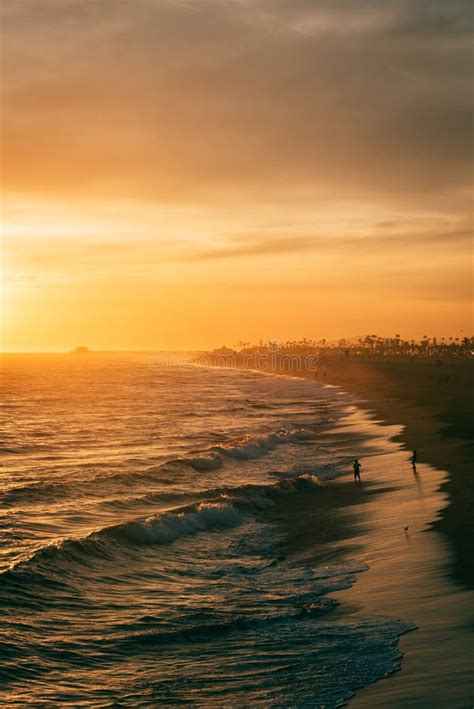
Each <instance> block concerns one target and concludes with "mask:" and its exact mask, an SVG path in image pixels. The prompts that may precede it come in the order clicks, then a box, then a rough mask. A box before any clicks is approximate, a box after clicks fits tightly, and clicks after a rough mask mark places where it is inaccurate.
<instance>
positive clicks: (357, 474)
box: [352, 458, 362, 482]
mask: <svg viewBox="0 0 474 709" xmlns="http://www.w3.org/2000/svg"><path fill="white" fill-rule="evenodd" d="M352 467H353V468H354V482H357V480H358V481H359V482H362V481H361V479H360V469H361V467H362V466H361V464H360V463H359V461H358V459H357V458H356V459H355V460H354V464H353V466H352Z"/></svg>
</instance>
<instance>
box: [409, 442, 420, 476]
mask: <svg viewBox="0 0 474 709" xmlns="http://www.w3.org/2000/svg"><path fill="white" fill-rule="evenodd" d="M417 460H418V453H417V452H416V448H414V449H413V453H412V455H411V458H410V463H411V467H412V468H413V472H414V473H416V461H417Z"/></svg>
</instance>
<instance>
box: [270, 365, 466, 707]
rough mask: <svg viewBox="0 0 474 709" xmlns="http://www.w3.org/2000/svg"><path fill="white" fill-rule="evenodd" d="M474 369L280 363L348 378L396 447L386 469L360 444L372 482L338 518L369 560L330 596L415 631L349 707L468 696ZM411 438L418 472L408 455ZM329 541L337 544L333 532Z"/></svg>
mask: <svg viewBox="0 0 474 709" xmlns="http://www.w3.org/2000/svg"><path fill="white" fill-rule="evenodd" d="M262 371H264V372H266V373H273V374H282V372H278V371H277V370H275V369H273V370H270V368H266V369H263V370H262ZM471 373H472V362H470V361H468V362H463V363H462V366H459V367H458V371H456V372H455V373H454V374H453V373H450V377H449V379H448V381H445V380H443V379H442V378H441V375H440V374H439V372H436V371H435V370H434V368H433V365H432V364H429V365H427V364H426V363H419V364H417V366H415V367H413V368H410V365H409V364H408V363H406V362H403V363H395V365H392V364H391V363H388V362H354V363H352V362H351V363H347V362H343V361H342V362H341V361H339V362H338V361H334V362H332V361H326V362H325V368H324V371H323V372H322V371H321V370H320V371H319V372H316V373H315V372H314V371H308V370H304V368H303V369H302V370H301V371H299V372H284V374H285V375H286V376H288V375H290V376H298V377H304V378H311V379H316V380H318V381H320V382H321V383H322V384H330V385H333V386H339V387H341V389H342V390H344V391H346V392H347V393H349V394H351V395H352V397H353V402H354V404H355V406H356V407H357V409H358V413H357V415H358V416H362V418H363V419H364V423H365V425H367V426H368V427H370V426H371V425H372V422H375V423H376V424H377V425H382V426H388V427H390V426H391V427H392V430H391V431H390V433H389V438H390V440H391V442H392V445H393V452H391V453H390V454H389V455H387V456H384V460H383V466H382V467H381V465H380V457H377V456H375V457H373V458H371V457H370V456H369V457H367V458H366V459H365V460H364V458H363V453H360V455H361V457H362V462H363V466H364V467H363V488H364V487H365V491H364V490H363V491H362V493H361V492H360V491H358V493H357V495H356V496H354V499H353V501H352V502H349V501H348V502H349V504H347V506H343V507H342V508H341V507H339V510H338V515H342V518H341V519H342V520H344V514H345V515H346V522H345V523H344V524H342V527H343V528H344V544H345V545H347V549H348V551H349V553H350V552H351V550H353V554H354V555H356V556H357V558H358V559H361V561H362V562H363V563H366V564H367V566H368V567H369V570H368V571H367V573H363V574H360V575H359V577H358V580H357V583H356V584H354V586H352V587H351V588H350V589H349V590H347V591H346V590H345V591H341V592H338V593H336V594H335V595H334V597H335V598H336V599H338V600H340V601H341V608H342V609H343V612H344V613H345V612H347V609H348V608H349V612H353V613H354V614H355V616H356V617H357V616H358V615H359V614H360V615H361V616H365V617H367V616H370V615H372V616H386V617H397V618H400V619H402V620H403V621H408V622H413V623H414V624H416V626H417V630H416V631H414V632H410V633H408V634H406V635H403V636H401V637H400V649H401V652H402V654H403V662H402V665H401V671H400V672H397V673H395V674H394V675H391V676H390V677H387V678H386V679H385V680H384V681H377V682H376V683H375V684H373V685H368V686H366V687H364V688H361V689H359V690H357V691H356V694H355V696H354V698H352V699H351V700H350V701H349V704H350V706H351V707H352V706H353V707H360V708H361V709H363V708H364V707H366V706H377V707H387V708H389V707H390V708H392V709H398V708H401V707H403V708H404V709H405V708H408V709H410V708H413V709H424V708H425V707H430V709H431V708H439V709H443V708H444V707H456V708H457V709H467V707H471V706H472V703H473V697H474V687H473V685H472V682H471V674H472V666H473V660H474V658H473V656H472V646H473V643H472V634H471V629H470V625H471V620H472V618H471V613H472V611H471V609H472V602H473V597H472V596H473V594H472V592H471V589H472V587H473V553H472V551H473V536H472V528H473V527H472V524H473V523H472V520H471V519H470V516H469V510H470V509H472V501H473V497H474V492H473V484H472V477H470V472H471V470H472V458H473V456H472V445H470V428H469V425H467V422H468V417H469V415H471V416H472V412H471V411H470V406H469V404H470V388H469V387H470V382H471ZM450 380H451V381H450ZM446 384H447V385H448V386H446ZM442 387H443V388H442ZM343 425H344V424H343ZM415 447H416V448H417V450H418V451H419V462H418V465H417V473H418V474H417V475H416V476H414V475H413V472H412V470H411V466H410V463H409V451H410V450H411V449H412V448H415ZM348 476H349V479H350V477H351V476H350V471H349V470H348ZM341 483H343V484H345V486H347V484H348V477H346V476H343V477H342V478H340V479H339V480H334V481H331V482H330V483H329V484H328V487H332V486H334V488H337V487H340V484H341ZM377 486H379V488H378V489H377ZM364 492H365V493H370V494H369V495H367V494H364ZM374 492H375V493H376V494H375V496H373V495H372V493H374ZM378 493H381V494H378ZM335 494H336V496H337V492H336V491H335ZM361 496H362V499H361ZM363 498H365V499H363ZM369 499H370V501H371V504H367V502H368V501H369ZM357 519H360V520H363V523H362V524H358V523H357V522H356V523H354V520H357ZM407 525H408V526H409V530H408V533H405V532H404V527H405V526H407ZM340 541H341V540H340V538H339V539H338V543H339V542H340ZM326 542H328V543H326ZM323 545H324V546H325V547H326V550H327V552H328V553H331V548H332V543H331V541H330V540H325V541H324V542H323ZM336 548H337V544H335V545H334V549H336Z"/></svg>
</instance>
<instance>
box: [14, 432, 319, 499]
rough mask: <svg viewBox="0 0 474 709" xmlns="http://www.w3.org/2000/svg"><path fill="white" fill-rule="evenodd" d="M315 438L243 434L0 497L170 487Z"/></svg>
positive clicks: (41, 483)
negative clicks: (140, 466)
mask: <svg viewBox="0 0 474 709" xmlns="http://www.w3.org/2000/svg"><path fill="white" fill-rule="evenodd" d="M315 439H316V432H315V430H313V429H311V428H309V427H308V426H304V427H299V428H292V429H288V430H286V429H282V430H279V431H271V432H267V433H260V434H247V435H246V436H242V437H241V438H238V439H235V440H233V441H229V442H228V443H224V444H220V445H217V446H212V447H210V448H206V449H203V450H198V451H194V452H190V453H189V454H188V455H186V456H182V457H179V458H173V459H171V460H168V461H165V462H163V463H160V464H159V465H154V466H150V467H149V468H146V469H145V470H136V471H130V470H124V471H117V472H113V473H110V474H109V475H104V473H103V472H101V473H100V474H99V475H95V476H91V477H81V478H77V477H76V478H75V479H74V482H73V483H72V482H70V481H69V480H64V479H62V480H58V481H56V482H51V481H37V482H33V483H27V484H24V485H15V486H14V487H11V488H9V489H7V490H5V491H4V492H3V493H2V494H1V500H2V503H3V505H5V506H11V505H16V504H21V503H23V504H34V503H39V502H43V501H44V500H48V501H49V502H50V501H54V500H56V499H59V498H62V497H68V496H70V495H74V496H75V497H77V496H78V495H81V493H84V494H88V493H94V494H95V493H96V492H97V486H98V485H100V486H104V487H106V488H107V489H108V491H109V492H110V485H111V484H112V485H116V486H118V487H124V486H129V485H130V484H137V483H143V484H145V485H146V484H148V483H154V482H160V483H171V484H172V483H173V482H175V480H176V478H175V476H176V473H186V471H189V470H192V471H196V472H198V473H212V472H215V471H217V470H220V469H221V468H222V467H224V466H225V464H226V461H232V460H236V461H251V460H255V459H258V458H261V457H262V456H265V455H267V454H268V453H270V452H271V451H273V450H274V449H275V448H276V447H277V446H281V445H291V444H307V443H314V441H315ZM104 465H106V464H104ZM99 467H100V464H94V465H93V468H94V469H95V468H99Z"/></svg>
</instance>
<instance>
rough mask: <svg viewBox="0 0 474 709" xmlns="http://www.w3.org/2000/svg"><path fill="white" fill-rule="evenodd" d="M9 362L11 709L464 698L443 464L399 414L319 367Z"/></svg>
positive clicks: (463, 703) (1, 575)
mask: <svg viewBox="0 0 474 709" xmlns="http://www.w3.org/2000/svg"><path fill="white" fill-rule="evenodd" d="M4 365H5V371H6V374H7V376H6V378H5V384H6V388H5V401H4V404H3V407H4V413H6V414H7V416H6V417H5V418H4V425H3V427H2V452H3V457H4V469H3V477H2V486H1V489H0V496H1V501H2V512H1V515H0V533H1V535H2V548H1V556H0V564H1V569H0V606H1V610H2V612H3V614H4V617H5V620H6V622H5V655H4V665H3V667H2V669H1V671H0V695H1V697H2V705H3V706H6V707H10V706H11V707H16V706H25V705H28V704H34V705H37V706H47V705H51V704H58V703H59V704H60V705H63V706H84V705H85V706H90V705H94V706H103V707H109V706H115V705H117V703H119V704H120V705H121V706H130V707H136V706H149V705H150V704H152V705H154V706H168V705H179V704H184V705H191V706H196V707H209V706H212V707H221V706H223V705H225V706H229V707H232V708H233V707H236V709H237V708H238V707H241V706H250V705H251V706H261V707H265V708H266V707H272V706H285V707H286V706H288V707H289V706H291V707H301V708H306V707H308V706H311V707H318V708H319V707H321V708H322V707H334V708H335V707H338V706H342V705H344V704H346V703H348V702H349V703H352V704H353V705H354V706H367V705H371V706H377V707H379V706H380V707H383V706H387V707H414V708H419V709H422V708H423V707H439V709H442V708H443V707H452V706H455V707H467V706H470V703H472V698H471V692H472V688H471V684H470V675H469V669H470V663H471V656H470V646H471V643H470V636H469V632H468V623H469V608H470V604H471V602H472V598H471V592H470V590H469V589H467V588H466V585H462V584H460V583H459V582H458V580H457V579H456V576H455V572H454V570H453V558H454V557H453V546H452V545H451V541H450V538H449V537H448V536H447V535H446V534H445V531H444V530H443V529H442V528H441V527H440V526H439V524H438V522H437V521H439V520H442V515H443V514H444V509H445V508H446V504H447V502H448V494H447V481H448V473H449V471H448V470H443V469H442V468H440V467H438V466H434V465H432V464H431V463H429V462H427V460H426V456H425V448H424V447H423V448H421V447H420V449H421V450H423V454H422V455H420V461H419V465H418V466H417V471H416V475H415V474H414V471H413V470H412V467H411V465H410V462H409V449H408V448H407V446H406V445H405V443H404V440H403V436H404V421H403V420H400V421H397V422H396V423H394V422H388V421H387V420H385V419H384V418H383V417H382V416H381V415H379V414H377V413H376V412H375V410H374V407H373V406H370V405H369V403H368V401H365V400H364V399H363V398H362V397H361V396H360V395H356V394H355V393H348V392H347V391H346V390H345V389H344V388H342V387H340V386H336V385H334V384H330V385H328V384H327V383H325V382H320V381H317V380H315V376H314V373H306V374H307V375H308V376H304V373H300V374H299V376H297V377H295V376H290V375H288V374H284V375H281V374H275V373H268V372H257V371H243V370H240V369H237V370H236V369H232V370H230V371H229V370H226V369H220V368H205V367H200V366H195V365H193V364H189V363H188V364H184V365H181V364H178V366H173V367H171V368H169V369H168V368H166V367H159V366H157V362H156V359H153V358H150V357H149V356H148V355H140V354H137V355H120V354H117V355H110V354H109V355H97V356H93V355H91V357H90V358H89V357H84V358H83V357H79V358H76V357H74V356H69V355H50V356H36V355H32V356H12V357H6V358H4ZM309 375H311V376H309ZM326 378H327V377H326ZM347 388H349V387H347ZM176 392H179V396H176ZM38 402H41V403H42V405H43V406H42V407H38ZM425 440H427V439H425ZM449 440H451V439H449ZM355 456H357V457H359V458H360V460H361V463H362V471H361V482H360V483H359V482H357V483H355V482H354V480H353V476H352V461H353V459H354V457H355ZM406 527H407V529H405V528H406ZM32 657H33V658H34V663H33V664H32V663H31V658H32Z"/></svg>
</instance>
